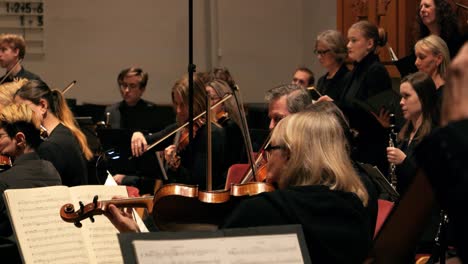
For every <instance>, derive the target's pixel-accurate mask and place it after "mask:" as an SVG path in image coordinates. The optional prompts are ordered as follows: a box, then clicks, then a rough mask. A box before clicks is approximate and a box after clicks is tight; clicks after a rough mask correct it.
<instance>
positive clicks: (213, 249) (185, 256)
mask: <svg viewBox="0 0 468 264" xmlns="http://www.w3.org/2000/svg"><path fill="white" fill-rule="evenodd" d="M133 246H134V250H135V255H136V258H137V262H138V263H141V264H146V263H161V264H166V263H167V264H169V263H186V264H189V263H233V264H234V263H235V264H243V263H291V264H293V263H294V264H295V263H298V264H299V263H303V259H302V254H301V249H300V246H299V240H298V238H297V235H296V234H282V235H258V236H234V237H218V238H204V239H177V240H135V241H133Z"/></svg>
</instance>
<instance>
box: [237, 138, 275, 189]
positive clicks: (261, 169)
mask: <svg viewBox="0 0 468 264" xmlns="http://www.w3.org/2000/svg"><path fill="white" fill-rule="evenodd" d="M270 136H271V133H270V135H268V137H267V139H266V140H265V142H264V143H263V146H262V147H261V148H260V152H259V153H258V155H257V158H256V159H255V161H254V169H255V173H254V171H253V170H252V168H249V170H248V171H247V172H246V173H245V174H244V177H242V180H241V183H246V182H250V181H258V182H265V181H266V177H267V172H268V171H267V166H266V165H267V162H268V160H267V159H266V155H265V154H266V153H265V149H266V148H267V147H268V145H270Z"/></svg>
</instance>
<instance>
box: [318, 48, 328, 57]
mask: <svg viewBox="0 0 468 264" xmlns="http://www.w3.org/2000/svg"><path fill="white" fill-rule="evenodd" d="M328 52H330V50H329V49H326V50H314V53H315V55H322V56H323V55H325V54H327V53H328Z"/></svg>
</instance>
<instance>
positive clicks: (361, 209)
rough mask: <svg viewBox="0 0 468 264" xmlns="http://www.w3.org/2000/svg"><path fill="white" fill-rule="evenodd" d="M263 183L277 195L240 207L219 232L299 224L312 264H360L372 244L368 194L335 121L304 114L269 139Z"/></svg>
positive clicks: (330, 116) (283, 123)
mask: <svg viewBox="0 0 468 264" xmlns="http://www.w3.org/2000/svg"><path fill="white" fill-rule="evenodd" d="M266 151H267V153H268V156H269V158H268V163H267V168H268V173H267V182H270V183H274V184H276V185H277V186H278V190H277V191H274V192H270V193H263V194H260V195H258V196H256V197H254V198H251V199H249V200H246V201H244V202H242V203H241V204H239V206H238V207H237V208H236V209H235V210H234V211H233V213H232V214H231V215H230V217H228V218H227V219H226V222H225V225H224V227H226V228H227V227H254V226H268V225H286V224H301V225H302V228H303V230H304V234H305V238H306V242H307V245H308V249H309V254H310V257H311V259H312V263H362V260H363V258H364V257H365V256H366V252H367V249H368V247H369V245H370V243H371V237H372V236H371V235H370V232H371V230H370V227H369V218H368V214H367V212H366V209H365V207H366V206H367V203H368V199H369V198H368V193H367V191H366V189H365V187H364V185H363V183H362V182H361V180H360V178H359V176H358V175H357V173H356V172H355V170H354V168H353V165H352V163H351V160H350V158H349V155H348V152H347V149H346V138H345V135H344V132H343V129H342V126H341V125H340V122H339V121H338V119H337V118H336V117H335V116H334V115H333V114H329V113H326V112H312V111H305V112H300V113H296V114H293V115H290V116H288V117H285V118H284V119H283V120H281V121H280V122H279V123H278V125H277V126H276V128H275V130H274V131H273V134H272V136H271V144H270V146H269V147H268V148H267V149H266Z"/></svg>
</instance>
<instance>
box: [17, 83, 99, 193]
mask: <svg viewBox="0 0 468 264" xmlns="http://www.w3.org/2000/svg"><path fill="white" fill-rule="evenodd" d="M14 99H15V102H16V103H25V104H27V105H29V106H30V107H31V108H32V109H33V111H34V112H35V113H36V115H37V116H38V118H39V120H40V121H41V125H42V126H44V127H45V129H46V130H47V133H48V137H47V139H46V140H45V141H44V142H43V143H41V145H40V146H39V148H38V149H37V152H38V154H39V156H40V157H41V158H42V159H45V160H48V161H50V162H51V163H52V164H53V165H54V166H55V168H56V169H57V171H58V172H59V173H60V176H61V178H62V183H63V184H64V185H66V186H76V185H82V184H87V183H88V177H87V174H88V173H87V167H86V160H89V159H91V158H92V156H93V153H92V152H91V150H90V149H89V147H88V144H87V140H86V137H85V136H84V134H83V132H81V130H80V129H79V128H78V127H77V125H76V123H75V120H74V117H73V114H72V112H71V111H70V108H69V107H68V105H67V103H66V102H65V99H64V98H63V96H62V93H61V92H60V91H58V90H51V89H50V88H49V86H47V84H46V83H44V82H43V81H40V80H32V81H29V82H27V83H26V84H25V85H23V86H22V87H21V88H20V89H19V90H18V91H17V92H16V94H15V97H14Z"/></svg>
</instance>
